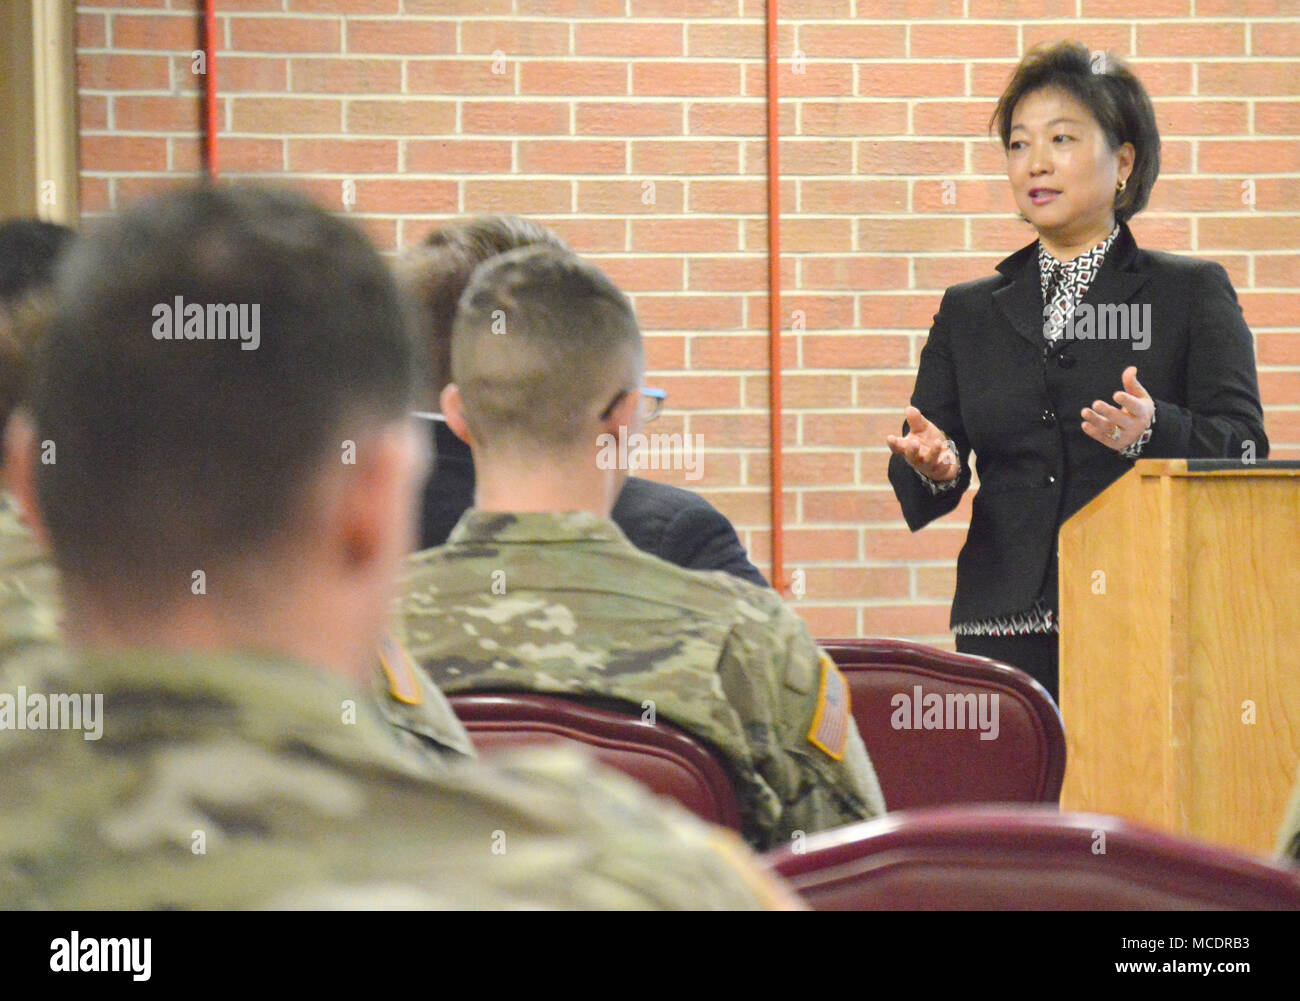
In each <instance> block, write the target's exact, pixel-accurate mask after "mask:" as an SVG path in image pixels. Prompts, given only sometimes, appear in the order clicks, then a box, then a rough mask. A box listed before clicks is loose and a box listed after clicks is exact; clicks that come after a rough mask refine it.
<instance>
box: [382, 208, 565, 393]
mask: <svg viewBox="0 0 1300 1001" xmlns="http://www.w3.org/2000/svg"><path fill="white" fill-rule="evenodd" d="M537 245H542V246H548V247H559V248H561V249H564V250H567V249H568V245H567V244H566V243H565V242H564V241H563V240H561V239H560V238H559V237H558V236H557V235H556V234H555V233H553V232H551V230H549V229H547V228H546V227H545V226H543V225H542V224H541V223H538V222H534V221H533V220H531V219H525V218H523V217H521V216H516V215H481V216H475V217H474V218H472V219H467V220H464V221H460V222H453V223H449V224H448V225H446V226H442V227H440V228H438V229H435V230H434V231H433V232H431V233H429V235H428V236H426V237H425V238H424V239H423V240H422V241H421V242H420V243H418V244H416V245H415V246H414V247H412V248H411V249H410V250H408V251H407V252H406V253H405V254H403V255H402V257H401V259H400V260H399V262H398V265H397V273H398V276H399V278H400V279H401V281H402V285H403V287H404V288H405V289H406V291H407V293H408V294H409V295H410V297H411V301H412V303H413V305H414V307H415V310H416V324H417V327H418V329H419V332H420V334H421V336H422V337H424V338H425V342H426V349H425V356H426V358H427V359H428V364H429V389H430V391H431V392H432V393H433V394H434V395H436V394H438V393H440V392H441V391H442V388H443V387H444V386H445V385H447V383H449V382H450V381H451V327H452V323H453V322H454V321H455V319H456V303H457V302H459V301H460V297H461V294H462V293H463V292H464V291H465V287H466V286H467V285H469V279H470V275H472V274H473V273H474V269H475V268H476V267H478V266H479V265H480V264H482V263H483V262H484V261H486V260H488V259H490V258H493V257H496V256H497V255H498V254H504V253H506V252H507V251H511V250H518V249H520V248H521V247H532V246H537Z"/></svg>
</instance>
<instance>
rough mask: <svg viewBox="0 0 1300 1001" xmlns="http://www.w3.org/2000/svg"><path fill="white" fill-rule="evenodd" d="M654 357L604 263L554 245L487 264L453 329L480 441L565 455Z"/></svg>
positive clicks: (468, 410) (460, 380) (457, 375)
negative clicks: (644, 345) (648, 355)
mask: <svg viewBox="0 0 1300 1001" xmlns="http://www.w3.org/2000/svg"><path fill="white" fill-rule="evenodd" d="M644 365H645V355H644V350H643V348H642V343H641V331H640V329H639V328H638V326H637V322H636V314H635V313H634V312H633V310H632V304H631V303H630V302H629V301H628V298H627V296H625V295H624V294H623V293H622V292H620V291H619V290H618V288H617V287H616V286H615V285H614V283H613V282H612V281H610V280H609V278H607V277H606V276H605V274H604V273H603V272H601V270H600V269H599V268H597V267H596V266H595V265H594V264H591V263H589V262H587V261H584V260H582V258H580V257H578V255H577V254H574V253H572V252H571V251H567V250H562V249H560V248H558V247H553V246H536V247H526V248H524V249H521V250H512V251H510V252H509V253H507V254H500V255H498V256H496V257H493V258H490V259H489V260H487V261H486V262H485V263H483V264H480V265H479V266H478V268H477V269H476V270H475V271H474V274H473V276H472V278H471V279H470V283H469V286H468V287H467V288H466V289H465V294H464V295H462V296H461V299H460V304H459V307H458V308H457V311H456V322H455V325H454V327H453V331H452V356H451V369H452V378H453V379H454V381H455V383H456V385H457V387H458V388H459V389H460V393H461V397H462V399H463V400H464V404H465V418H466V422H467V423H468V424H469V429H470V434H471V437H473V438H474V440H475V443H476V445H478V446H479V447H480V448H485V449H487V450H489V451H491V450H493V449H495V448H496V447H497V446H498V445H502V444H513V445H518V444H522V443H528V444H529V445H530V446H535V447H536V448H538V449H541V450H544V451H549V452H551V453H555V452H558V451H562V450H564V449H567V448H569V447H572V446H573V445H575V444H577V443H578V442H579V441H580V440H581V436H582V435H583V434H584V433H585V432H586V431H587V430H588V429H589V421H591V420H593V419H595V418H596V417H597V415H599V414H600V412H601V411H602V410H603V409H604V408H605V407H606V405H607V404H608V403H609V402H610V401H611V399H612V395H613V394H614V393H616V392H617V391H619V390H621V389H631V388H635V382H631V383H630V384H629V381H630V380H639V379H640V377H641V370H642V369H643V367H644Z"/></svg>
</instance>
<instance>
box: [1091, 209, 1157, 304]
mask: <svg viewBox="0 0 1300 1001" xmlns="http://www.w3.org/2000/svg"><path fill="white" fill-rule="evenodd" d="M1149 277H1150V275H1149V274H1148V272H1147V271H1146V270H1145V269H1143V268H1139V267H1138V247H1137V242H1136V241H1135V240H1134V239H1133V234H1132V233H1130V232H1129V228H1128V226H1127V225H1126V224H1124V223H1120V227H1119V234H1118V235H1117V236H1116V237H1115V242H1114V243H1112V244H1111V245H1110V250H1109V251H1108V252H1107V253H1106V260H1104V261H1103V262H1102V264H1101V270H1100V271H1098V272H1097V277H1096V279H1094V280H1093V283H1092V284H1091V285H1089V286H1088V291H1087V294H1085V295H1084V297H1083V301H1084V302H1087V303H1091V304H1092V305H1094V306H1099V305H1110V306H1113V305H1118V304H1119V303H1121V302H1128V301H1129V300H1130V299H1132V298H1133V296H1134V295H1136V294H1137V291H1138V289H1140V288H1141V287H1142V286H1143V285H1145V284H1146V282H1147V279H1148V278H1149Z"/></svg>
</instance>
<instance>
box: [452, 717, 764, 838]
mask: <svg viewBox="0 0 1300 1001" xmlns="http://www.w3.org/2000/svg"><path fill="white" fill-rule="evenodd" d="M449 701H450V702H451V706H452V709H454V710H455V712H456V715H457V716H459V717H460V719H461V722H462V723H464V724H465V729H466V730H468V731H469V735H470V738H471V739H472V740H473V741H474V746H475V748H476V749H477V750H478V751H479V752H480V753H482V754H484V755H490V754H493V753H495V752H498V751H503V750H515V749H518V748H521V747H528V746H534V745H537V744H539V743H549V742H556V741H559V742H567V743H572V744H580V745H582V746H583V747H584V748H586V749H587V750H588V751H589V752H591V753H592V754H593V756H594V757H596V758H597V759H598V760H599V761H601V762H602V763H603V764H605V765H608V766H609V767H611V768H615V769H617V770H618V771H620V772H622V773H624V774H625V775H628V776H630V777H631V778H633V779H635V780H636V781H637V782H640V783H641V784H642V785H643V786H646V787H647V788H648V789H650V790H651V791H652V792H655V793H658V794H659V795H661V796H668V797H670V798H671V799H675V800H677V802H679V803H681V804H682V805H683V806H684V807H686V808H687V809H688V810H690V811H691V812H692V813H694V814H695V815H696V816H698V817H701V818H703V819H704V820H707V821H709V822H710V823H714V824H720V825H722V826H723V827H730V828H731V829H732V830H737V831H738V830H740V809H739V807H738V805H737V802H736V793H735V790H734V788H733V787H732V784H731V780H730V779H729V778H728V776H727V773H726V771H725V769H724V768H723V767H722V765H721V763H720V762H719V761H718V759H717V758H716V757H714V755H713V753H712V751H710V749H709V747H708V745H707V744H705V743H703V742H702V741H699V740H696V739H695V738H694V737H693V736H691V735H690V734H688V733H687V732H686V731H684V730H682V729H680V728H679V727H676V726H674V725H673V724H671V723H667V722H665V721H663V720H657V721H656V722H655V723H653V724H647V723H643V722H642V721H641V717H640V716H639V715H632V713H631V710H630V708H629V711H628V712H620V711H618V710H613V709H605V708H599V707H596V706H592V705H587V704H585V703H582V702H575V701H572V700H570V699H565V698H562V697H559V696H553V695H535V694H532V693H528V694H522V693H520V694H516V693H494V694H466V695H452V696H450V698H449Z"/></svg>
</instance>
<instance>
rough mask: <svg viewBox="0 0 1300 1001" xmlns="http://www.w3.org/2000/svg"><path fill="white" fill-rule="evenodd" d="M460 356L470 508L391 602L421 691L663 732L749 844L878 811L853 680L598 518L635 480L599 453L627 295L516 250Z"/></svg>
mask: <svg viewBox="0 0 1300 1001" xmlns="http://www.w3.org/2000/svg"><path fill="white" fill-rule="evenodd" d="M494 316H495V318H496V322H494ZM494 326H495V330H496V331H497V332H494ZM451 357H452V362H451V366H452V376H453V379H454V382H453V384H451V385H448V386H447V387H446V388H445V389H444V390H443V393H442V406H443V413H444V414H445V415H446V418H447V423H448V425H449V426H450V427H451V429H452V430H453V431H454V432H455V433H456V434H457V435H459V436H461V437H463V438H464V439H465V440H466V441H468V442H469V444H470V447H471V448H472V449H473V451H474V464H475V468H476V470H477V474H478V480H477V486H476V494H475V507H474V508H472V509H471V510H469V511H468V512H466V514H465V515H464V516H463V517H462V518H461V520H460V522H459V523H458V524H457V525H456V528H455V529H454V530H453V531H452V533H451V537H450V538H449V539H448V541H447V544H446V545H445V546H442V547H440V548H437V549H433V550H429V551H426V552H423V553H419V554H416V555H415V556H414V557H412V559H411V561H410V569H409V574H408V577H407V580H406V583H405V586H404V594H403V605H402V610H403V615H404V618H405V627H406V639H407V642H408V643H409V645H410V650H411V653H412V655H413V656H414V657H415V658H416V660H417V661H418V662H419V663H420V665H421V666H423V667H424V668H426V669H427V670H428V671H429V673H430V674H431V676H432V677H433V679H434V681H435V682H437V684H438V685H439V686H440V687H442V688H443V690H444V691H446V692H448V693H449V694H450V693H454V692H464V691H470V690H489V691H490V690H507V689H509V690H516V691H540V692H552V693H564V694H572V695H574V696H579V697H582V696H585V697H590V698H597V699H614V700H618V701H619V702H622V703H627V704H630V708H631V709H632V710H633V711H634V712H636V713H645V714H647V718H650V719H655V718H657V719H664V720H668V721H670V722H672V723H675V724H676V725H678V726H680V727H682V728H684V729H685V730H688V731H690V732H691V733H693V734H694V735H695V736H696V737H699V738H701V739H702V740H705V741H707V742H708V743H709V744H710V745H712V746H713V748H715V749H716V751H717V752H719V754H720V755H721V757H722V759H723V760H724V762H725V764H726V765H727V766H728V767H729V770H730V773H731V775H732V778H733V781H734V783H735V788H736V791H737V794H738V798H739V801H740V804H741V811H742V817H743V821H744V832H745V836H746V838H747V839H748V840H749V842H750V844H752V845H754V846H756V847H760V848H767V847H771V846H773V845H777V844H780V843H782V842H783V841H785V840H786V839H788V838H789V837H790V836H791V835H792V833H793V832H795V831H796V830H803V831H817V830H822V829H824V828H828V827H835V826H837V825H840V824H844V823H848V822H851V821H855V820H862V819H866V818H869V817H874V816H877V815H879V814H881V813H883V812H884V804H883V802H882V798H881V794H880V788H879V785H878V783H877V781H876V775H875V772H874V770H873V769H872V767H871V762H870V760H869V759H868V757H867V752H866V749H865V748H864V747H863V744H862V740H861V738H860V736H859V735H858V730H857V727H856V726H855V725H854V722H853V717H852V716H851V715H850V713H849V704H848V692H847V688H846V685H845V683H844V680H843V678H842V677H841V676H840V674H839V672H838V671H837V670H836V668H835V666H834V665H833V664H832V663H831V660H830V658H829V657H827V656H826V655H825V654H824V653H822V652H821V651H820V650H819V649H818V648H817V646H816V644H815V643H814V642H813V640H812V638H811V637H810V636H809V634H808V630H807V628H806V627H805V626H804V624H803V622H802V621H801V620H800V619H799V617H798V616H797V615H795V613H794V612H793V611H791V610H790V609H789V608H788V607H787V606H786V605H785V604H784V603H783V602H782V601H781V599H780V597H779V596H778V595H777V594H776V593H775V592H774V591H772V590H770V589H768V588H762V587H757V586H756V585H754V584H750V583H748V582H746V581H742V580H738V579H736V578H735V577H732V576H730V575H728V574H722V573H702V572H697V571H689V570H684V569H682V568H681V567H677V566H673V565H672V564H670V563H667V562H665V561H663V560H660V559H658V558H656V557H654V556H651V555H650V554H648V553H643V552H641V551H639V550H637V549H636V548H635V547H633V546H632V545H631V543H629V542H628V540H627V538H626V537H625V536H624V535H623V533H622V532H621V531H620V530H619V528H618V526H617V525H615V524H614V523H613V522H612V521H611V520H610V518H609V515H610V510H611V509H612V508H613V506H614V500H615V498H616V497H618V495H619V489H620V487H621V486H622V481H623V479H624V478H625V476H626V472H624V471H622V470H620V469H618V468H617V467H616V466H613V467H611V464H609V463H606V462H600V461H598V452H599V451H600V449H601V448H604V447H608V442H609V441H610V440H611V439H617V438H618V437H619V436H620V435H625V434H636V433H637V432H638V430H639V428H640V426H641V422H642V419H643V418H642V416H641V409H642V407H643V405H644V403H645V398H644V397H643V396H642V394H641V391H640V389H639V387H640V386H641V379H642V376H643V374H644V369H645V357H644V354H643V351H642V345H641V333H640V331H639V330H638V329H637V323H636V318H635V316H634V315H633V312H632V308H631V305H630V304H629V303H628V300H627V298H626V297H625V296H624V295H623V294H622V293H621V292H619V290H618V289H617V288H615V287H614V285H613V284H612V283H611V282H610V281H609V279H608V278H606V277H605V276H604V275H603V274H602V273H601V272H600V271H599V270H598V269H597V268H595V267H593V266H592V265H590V264H588V263H586V262H584V261H582V260H581V259H579V258H578V257H576V256H575V255H573V254H572V253H569V252H567V251H564V250H561V249H558V248H556V247H550V246H547V247H531V248H526V249H523V250H515V251H510V252H509V253H507V254H503V255H500V256H498V257H495V258H492V259H491V260H489V261H487V262H486V263H485V264H483V265H482V266H480V268H479V269H478V270H477V271H475V273H474V278H473V279H472V281H471V284H470V286H469V288H468V289H467V290H466V291H465V294H464V296H463V297H462V298H461V301H460V307H459V310H458V312H457V315H456V322H455V329H454V333H453V347H452V355H451ZM606 436H608V437H606ZM602 441H603V442H604V444H601V442H602Z"/></svg>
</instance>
